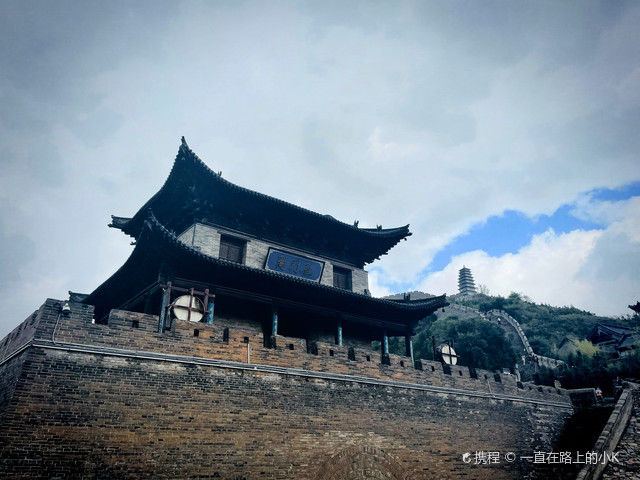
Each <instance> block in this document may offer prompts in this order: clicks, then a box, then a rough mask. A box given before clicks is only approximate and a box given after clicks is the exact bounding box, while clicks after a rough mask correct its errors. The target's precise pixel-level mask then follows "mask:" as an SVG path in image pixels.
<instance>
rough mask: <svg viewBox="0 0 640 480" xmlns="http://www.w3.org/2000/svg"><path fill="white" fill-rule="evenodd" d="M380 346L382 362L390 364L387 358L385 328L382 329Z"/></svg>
mask: <svg viewBox="0 0 640 480" xmlns="http://www.w3.org/2000/svg"><path fill="white" fill-rule="evenodd" d="M380 347H381V350H382V364H383V365H391V359H390V358H389V335H388V334H387V330H386V329H385V330H383V331H382V342H380Z"/></svg>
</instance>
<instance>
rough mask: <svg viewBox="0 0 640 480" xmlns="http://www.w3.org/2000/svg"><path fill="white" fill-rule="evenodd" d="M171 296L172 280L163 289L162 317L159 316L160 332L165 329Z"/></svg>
mask: <svg viewBox="0 0 640 480" xmlns="http://www.w3.org/2000/svg"><path fill="white" fill-rule="evenodd" d="M170 298H171V282H167V286H166V287H165V288H164V289H163V291H162V303H161V304H160V317H159V318H158V333H162V332H163V331H164V324H165V320H166V316H167V308H168V306H169V300H170Z"/></svg>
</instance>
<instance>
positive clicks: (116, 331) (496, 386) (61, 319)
mask: <svg viewBox="0 0 640 480" xmlns="http://www.w3.org/2000/svg"><path fill="white" fill-rule="evenodd" d="M61 303H62V302H60V301H56V300H53V299H49V300H47V302H45V304H44V305H43V306H42V307H41V308H40V309H39V310H38V311H37V312H36V313H34V315H32V316H31V317H29V318H28V319H27V320H26V321H25V322H23V324H22V326H19V327H17V328H16V331H19V332H21V333H12V334H10V335H9V336H8V337H7V339H5V340H4V341H3V342H2V343H1V345H3V346H2V350H0V355H2V358H5V357H7V356H8V355H10V354H11V351H15V349H16V348H19V347H20V344H21V342H24V341H29V340H37V339H40V340H44V341H47V342H52V343H53V344H56V343H65V344H69V345H87V346H95V347H109V348H119V349H126V350H127V351H136V352H154V353H158V354H169V355H183V356H189V357H197V358H202V359H215V360H225V361H230V362H239V363H246V364H254V365H255V364H260V365H270V366H276V367H288V368H295V369H303V370H306V371H317V372H330V373H335V374H342V375H352V376H357V377H368V378H374V379H383V380H389V381H396V382H404V383H411V384H420V385H429V386H434V387H442V388H448V389H455V390H460V391H471V392H482V393H485V394H489V395H509V396H515V397H523V398H527V399H538V400H542V401H552V402H562V403H567V404H569V405H570V398H569V396H568V395H567V393H566V391H564V390H562V389H555V388H550V387H541V386H537V385H533V384H528V383H520V382H517V380H516V378H515V376H513V375H509V374H500V373H493V372H489V371H487V370H481V369H470V368H469V367H466V366H460V365H453V366H448V365H443V364H441V363H440V362H434V361H430V360H424V359H419V360H417V361H416V362H415V363H414V364H412V363H411V359H410V358H409V357H405V356H400V355H394V354H390V355H389V364H385V363H383V362H382V361H381V355H380V353H379V352H377V351H375V350H373V349H366V348H359V347H352V346H345V345H334V344H329V343H324V342H309V341H307V340H305V339H301V338H293V337H285V336H280V335H279V336H277V337H275V345H273V344H272V340H273V339H267V340H268V341H267V342H265V338H264V336H263V334H262V332H261V330H260V329H258V328H255V329H252V328H250V327H249V326H244V325H243V326H242V327H244V328H242V327H241V326H240V324H239V322H237V321H235V320H234V319H225V318H220V317H219V318H216V320H215V321H214V324H213V325H209V324H205V323H194V322H186V321H175V322H173V325H172V328H171V330H169V331H166V332H164V333H158V332H157V323H158V317H157V316H155V315H148V314H143V313H137V312H129V311H123V310H113V311H112V312H111V314H110V315H109V319H108V323H107V324H95V323H92V318H93V309H92V308H91V306H89V305H84V304H78V303H70V306H71V312H70V314H69V315H68V316H63V315H61V314H60V305H61ZM24 332H29V333H24Z"/></svg>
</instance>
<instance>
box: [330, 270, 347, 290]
mask: <svg viewBox="0 0 640 480" xmlns="http://www.w3.org/2000/svg"><path fill="white" fill-rule="evenodd" d="M333 286H334V287H338V288H343V289H344V290H351V270H347V269H346V268H340V267H335V266H334V267H333Z"/></svg>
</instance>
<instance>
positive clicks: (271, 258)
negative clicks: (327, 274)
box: [265, 249, 324, 282]
mask: <svg viewBox="0 0 640 480" xmlns="http://www.w3.org/2000/svg"><path fill="white" fill-rule="evenodd" d="M323 267H324V263H323V262H319V261H317V260H312V259H310V258H306V257H301V256H299V255H294V254H292V253H287V252H282V251H280V250H275V249H269V254H268V255H267V263H266V266H265V268H266V269H267V270H273V271H274V272H280V273H286V274H288V275H293V276H295V277H300V278H304V279H306V280H311V281H313V282H319V281H320V278H321V277H322V269H323Z"/></svg>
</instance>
